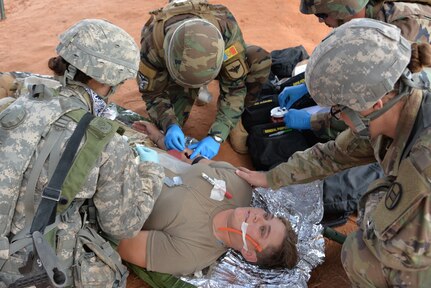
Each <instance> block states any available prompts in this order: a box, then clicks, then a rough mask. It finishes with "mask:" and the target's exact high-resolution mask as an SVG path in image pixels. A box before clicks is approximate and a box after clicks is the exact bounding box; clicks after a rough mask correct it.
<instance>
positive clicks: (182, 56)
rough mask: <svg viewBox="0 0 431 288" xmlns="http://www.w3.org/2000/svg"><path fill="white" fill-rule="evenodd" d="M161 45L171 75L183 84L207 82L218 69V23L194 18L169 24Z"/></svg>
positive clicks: (221, 48) (221, 44) (221, 43)
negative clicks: (172, 24)
mask: <svg viewBox="0 0 431 288" xmlns="http://www.w3.org/2000/svg"><path fill="white" fill-rule="evenodd" d="M163 48H164V51H165V61H166V66H167V68H168V71H169V74H170V76H171V77H172V78H173V80H174V81H175V82H176V83H177V84H179V85H181V86H183V87H186V88H198V87H201V86H203V85H206V84H208V83H209V82H211V80H213V79H214V78H216V77H217V75H218V73H219V72H220V68H221V65H222V63H223V52H224V41H223V37H222V35H221V33H220V31H219V30H218V29H217V27H215V26H214V25H213V24H211V23H210V22H208V21H206V20H203V19H199V18H193V19H190V20H185V21H182V22H180V23H179V24H178V25H176V26H173V27H171V28H170V29H169V31H168V32H167V34H166V36H165V40H164V43H163Z"/></svg>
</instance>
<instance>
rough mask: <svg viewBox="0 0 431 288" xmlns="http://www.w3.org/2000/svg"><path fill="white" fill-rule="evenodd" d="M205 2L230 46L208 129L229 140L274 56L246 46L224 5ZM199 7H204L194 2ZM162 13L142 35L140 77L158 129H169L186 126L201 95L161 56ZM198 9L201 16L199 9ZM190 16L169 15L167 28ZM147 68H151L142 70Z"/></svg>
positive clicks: (227, 49) (151, 19)
mask: <svg viewBox="0 0 431 288" xmlns="http://www.w3.org/2000/svg"><path fill="white" fill-rule="evenodd" d="M186 2H188V1H186ZM201 5H204V6H203V7H204V8H205V11H210V15H211V16H212V17H214V18H213V19H215V20H216V22H217V23H218V26H219V27H220V32H221V34H222V36H223V39H224V46H225V48H226V50H225V53H224V54H225V60H224V62H223V64H222V67H221V71H220V73H219V74H218V75H217V77H216V80H218V81H219V88H220V96H219V98H218V101H219V103H218V112H217V115H216V119H215V121H214V123H213V124H212V126H211V128H210V131H209V133H212V134H216V135H219V136H220V137H222V138H223V139H226V138H227V137H228V135H229V131H230V130H231V129H232V128H233V127H235V125H236V123H237V121H238V119H239V118H240V117H241V114H242V112H243V110H244V101H245V98H246V95H247V98H250V99H251V100H250V101H253V98H254V97H256V94H258V93H259V91H260V87H261V85H262V84H263V83H264V82H265V81H266V80H267V78H268V75H269V72H270V69H271V58H270V54H269V53H268V52H267V51H265V50H263V49H262V48H259V47H256V46H251V47H249V46H247V45H246V44H245V42H244V39H243V36H242V33H241V30H240V28H239V26H238V23H237V22H236V20H235V18H234V16H233V15H232V13H231V12H230V11H229V10H228V9H227V8H226V7H224V6H222V5H211V4H205V3H203V4H201ZM166 7H168V6H166ZM166 7H165V10H166ZM169 7H170V6H169ZM195 7H201V6H199V5H198V4H195ZM158 13H159V12H154V14H153V16H152V17H151V18H150V19H149V20H148V22H147V23H146V24H145V26H144V27H143V30H142V33H141V68H140V72H139V73H138V77H137V81H138V85H139V88H140V91H141V92H142V98H143V99H144V100H145V102H146V105H147V111H148V114H149V116H150V117H151V119H152V120H153V122H154V123H156V124H157V126H159V128H161V129H162V130H164V131H166V128H167V127H168V126H169V125H171V124H174V123H177V124H179V125H180V126H182V125H183V123H184V122H185V121H186V120H187V118H188V116H189V113H190V110H191V107H192V105H193V103H194V101H195V99H196V98H197V97H198V89H197V88H196V89H187V88H184V87H182V86H180V85H178V84H177V83H175V81H174V80H173V79H172V77H171V76H170V75H169V72H168V69H167V67H166V59H164V55H160V54H161V53H159V51H158V49H157V46H156V43H155V40H154V39H155V38H157V37H156V36H155V35H154V34H155V31H154V26H155V17H156V16H157V15H159V14H158ZM194 13H196V14H198V12H196V11H194ZM206 16H207V15H205V17H206ZM190 17H195V16H193V15H192V16H190V14H184V15H176V16H173V17H172V18H169V17H167V20H166V28H168V29H169V26H170V25H172V26H174V25H175V23H178V22H179V21H181V20H185V19H189V18H190ZM196 17H197V16H196ZM205 17H204V16H201V18H205ZM206 20H208V19H206ZM210 22H211V21H210ZM211 23H213V22H211ZM229 57H230V58H229ZM144 66H147V67H149V69H146V68H145V69H143V67H144ZM256 91H257V93H256Z"/></svg>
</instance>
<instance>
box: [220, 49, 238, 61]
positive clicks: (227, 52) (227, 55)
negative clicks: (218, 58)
mask: <svg viewBox="0 0 431 288" xmlns="http://www.w3.org/2000/svg"><path fill="white" fill-rule="evenodd" d="M238 53H239V52H238V50H237V49H236V47H235V45H232V46H230V47H228V48H226V49H225V50H224V55H223V61H227V60H229V59H230V58H232V57H234V56H236V55H238Z"/></svg>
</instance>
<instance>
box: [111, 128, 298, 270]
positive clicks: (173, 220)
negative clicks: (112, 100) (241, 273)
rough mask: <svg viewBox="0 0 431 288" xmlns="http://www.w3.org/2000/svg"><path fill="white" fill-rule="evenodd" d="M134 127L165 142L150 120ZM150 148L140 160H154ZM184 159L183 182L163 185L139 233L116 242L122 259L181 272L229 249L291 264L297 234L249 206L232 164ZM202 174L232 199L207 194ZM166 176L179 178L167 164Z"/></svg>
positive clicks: (265, 263) (271, 264) (256, 259)
mask: <svg viewBox="0 0 431 288" xmlns="http://www.w3.org/2000/svg"><path fill="white" fill-rule="evenodd" d="M138 126H140V127H138V128H137V129H139V128H141V129H140V130H141V131H144V132H146V133H148V134H149V135H150V138H151V139H152V140H153V141H154V142H158V143H163V134H161V133H160V131H159V130H158V129H157V128H156V127H155V126H154V125H153V124H149V123H145V122H139V124H138ZM136 127H137V126H136V125H135V128H136ZM138 150H139V149H138ZM149 150H150V149H149V148H145V151H140V155H141V157H143V158H141V160H143V161H145V160H152V161H157V155H155V154H156V152H155V150H150V151H149ZM160 152H161V153H164V152H163V151H160ZM183 158H184V159H185V161H188V162H189V163H191V164H192V165H191V166H190V168H189V169H188V170H187V171H185V172H184V173H182V174H180V176H181V178H182V182H183V184H181V185H177V186H173V187H168V185H166V184H165V185H163V188H162V192H161V194H160V196H159V198H158V200H157V201H156V203H155V204H154V207H153V211H152V212H151V215H150V216H149V218H148V219H147V221H146V222H145V224H144V226H143V228H142V231H141V232H140V233H139V234H138V236H136V237H134V238H131V239H126V240H122V241H121V242H120V244H119V246H118V251H119V253H120V255H121V257H122V259H123V260H125V261H127V262H130V263H133V264H136V265H138V266H140V267H144V268H147V270H150V271H157V272H165V273H169V274H173V275H185V274H190V273H194V272H196V271H200V270H202V269H203V268H205V267H207V266H209V265H210V264H212V263H213V262H215V261H216V260H217V259H218V258H219V257H220V256H221V255H222V254H223V253H225V252H226V251H227V249H228V248H232V249H235V250H237V251H240V252H241V254H242V255H243V256H244V258H245V260H247V261H249V262H252V263H256V264H258V265H260V266H261V267H266V268H275V267H280V268H281V267H287V268H292V267H294V265H295V264H296V262H297V259H298V256H297V250H296V241H297V237H296V235H295V233H294V231H293V230H292V227H291V226H290V224H289V222H287V220H286V219H283V218H279V217H274V216H273V215H271V214H269V213H266V212H265V211H264V210H263V209H261V208H253V207H249V206H250V202H251V196H252V188H251V186H250V185H249V184H247V183H246V182H245V181H243V180H242V179H240V178H239V177H237V176H236V175H235V168H234V167H233V166H232V165H230V164H228V163H225V162H215V161H211V160H208V159H205V158H203V157H201V156H199V157H197V158H195V159H194V160H190V159H187V158H186V157H183ZM177 161H179V160H177ZM202 173H205V174H206V175H208V176H209V177H210V178H213V179H219V180H222V181H224V182H225V184H226V189H225V190H227V191H228V192H229V193H230V194H231V197H230V196H226V195H225V196H226V197H221V199H217V200H216V199H215V198H214V196H211V195H212V194H211V193H212V190H213V188H214V187H213V185H212V184H210V183H209V182H208V181H207V180H206V179H204V178H203V177H202ZM165 174H166V175H167V176H168V177H173V176H177V175H175V174H174V173H173V172H171V171H169V169H166V168H165ZM243 231H244V232H243Z"/></svg>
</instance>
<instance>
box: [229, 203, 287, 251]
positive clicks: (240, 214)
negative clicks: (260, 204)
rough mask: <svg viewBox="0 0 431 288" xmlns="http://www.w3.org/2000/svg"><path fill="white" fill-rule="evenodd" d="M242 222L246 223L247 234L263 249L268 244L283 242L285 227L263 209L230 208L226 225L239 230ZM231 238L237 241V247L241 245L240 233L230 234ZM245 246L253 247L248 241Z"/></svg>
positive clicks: (278, 244) (275, 245)
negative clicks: (230, 211)
mask: <svg viewBox="0 0 431 288" xmlns="http://www.w3.org/2000/svg"><path fill="white" fill-rule="evenodd" d="M243 222H245V223H247V224H248V226H247V235H249V236H250V237H251V238H253V239H254V240H255V241H256V242H257V243H258V244H259V245H260V246H261V247H262V249H263V250H265V249H266V248H267V247H270V246H271V247H273V246H274V247H279V246H280V245H281V243H282V242H283V239H284V235H285V233H286V227H285V226H284V224H283V222H282V221H281V220H280V219H279V218H277V217H274V215H272V214H269V213H267V212H266V211H265V210H263V209H261V208H254V207H240V208H236V209H234V210H232V213H231V215H230V217H229V218H228V222H227V224H228V226H229V227H231V228H234V229H237V230H239V231H241V225H242V223H243ZM231 239H232V241H238V242H237V243H238V244H239V247H241V246H242V243H243V240H242V237H241V236H240V235H237V234H232V235H231ZM247 246H248V247H249V249H250V248H255V247H254V246H253V245H252V243H249V242H248V241H247Z"/></svg>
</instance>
